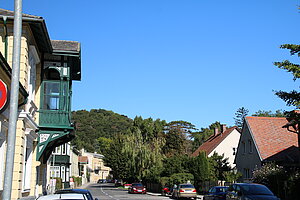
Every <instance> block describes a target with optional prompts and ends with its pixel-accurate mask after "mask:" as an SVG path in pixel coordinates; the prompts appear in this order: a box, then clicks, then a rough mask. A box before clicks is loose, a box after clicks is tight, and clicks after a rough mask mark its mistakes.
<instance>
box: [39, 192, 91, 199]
mask: <svg viewBox="0 0 300 200" xmlns="http://www.w3.org/2000/svg"><path fill="white" fill-rule="evenodd" d="M59 199H68V200H69V199H77V200H82V199H83V200H87V198H86V197H85V196H84V195H83V194H76V193H68V194H51V195H46V196H40V197H38V198H37V200H59Z"/></svg>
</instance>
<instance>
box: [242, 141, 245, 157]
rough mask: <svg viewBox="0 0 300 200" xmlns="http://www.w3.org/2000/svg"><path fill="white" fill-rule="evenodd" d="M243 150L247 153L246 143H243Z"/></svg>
mask: <svg viewBox="0 0 300 200" xmlns="http://www.w3.org/2000/svg"><path fill="white" fill-rule="evenodd" d="M242 148H243V153H244V154H245V153H246V143H245V142H244V141H243V142H242Z"/></svg>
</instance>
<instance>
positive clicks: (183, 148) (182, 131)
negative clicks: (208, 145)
mask: <svg viewBox="0 0 300 200" xmlns="http://www.w3.org/2000/svg"><path fill="white" fill-rule="evenodd" d="M196 130H197V129H196V127H195V125H193V124H192V123H190V122H187V121H171V122H169V123H168V124H167V126H166V131H165V138H166V145H165V147H164V153H165V154H166V155H167V156H168V157H171V156H173V155H177V154H189V153H191V151H192V142H191V138H192V135H193V131H196Z"/></svg>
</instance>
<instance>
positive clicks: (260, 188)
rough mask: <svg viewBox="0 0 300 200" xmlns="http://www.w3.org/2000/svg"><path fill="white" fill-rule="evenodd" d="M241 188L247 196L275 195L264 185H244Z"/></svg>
mask: <svg viewBox="0 0 300 200" xmlns="http://www.w3.org/2000/svg"><path fill="white" fill-rule="evenodd" d="M241 188H242V190H243V192H244V193H245V194H257V195H274V194H273V193H272V192H271V191H270V190H269V189H268V188H267V187H266V186H264V185H242V186H241Z"/></svg>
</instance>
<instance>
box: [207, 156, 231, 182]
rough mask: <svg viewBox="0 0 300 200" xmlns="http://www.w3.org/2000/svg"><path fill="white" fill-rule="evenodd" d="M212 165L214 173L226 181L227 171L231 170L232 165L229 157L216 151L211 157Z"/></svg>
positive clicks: (217, 177)
mask: <svg viewBox="0 0 300 200" xmlns="http://www.w3.org/2000/svg"><path fill="white" fill-rule="evenodd" d="M209 160H210V162H211V165H212V167H213V174H214V175H215V177H216V179H217V180H221V181H224V180H225V174H224V173H225V172H229V171H231V167H230V165H229V162H228V158H224V154H223V155H219V154H217V153H216V152H214V154H213V155H212V156H211V157H209Z"/></svg>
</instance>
